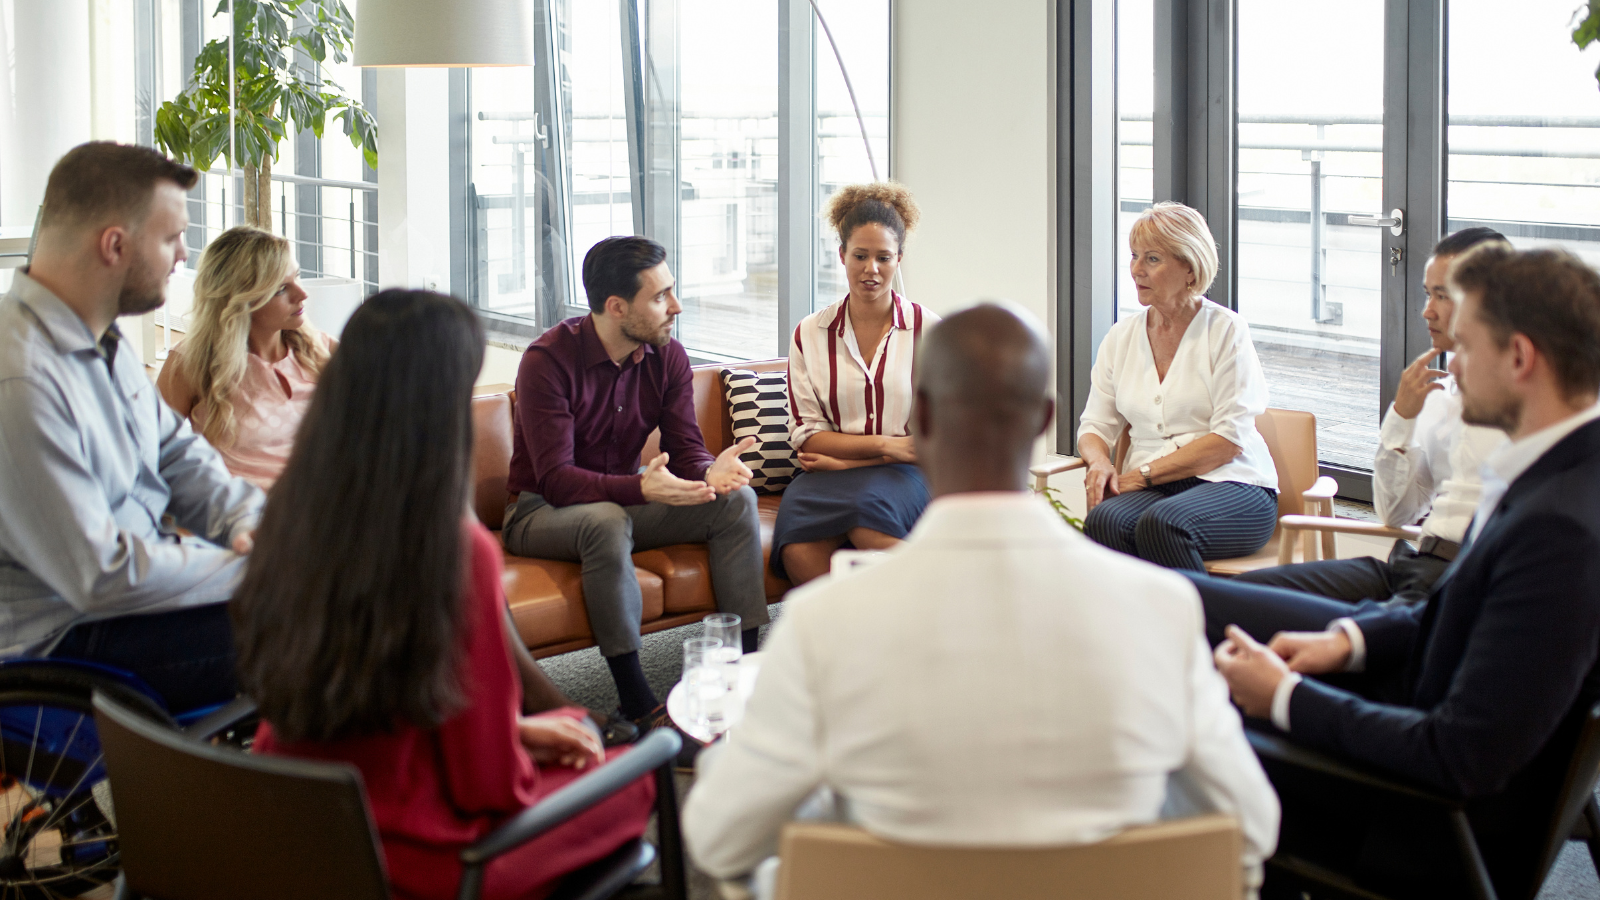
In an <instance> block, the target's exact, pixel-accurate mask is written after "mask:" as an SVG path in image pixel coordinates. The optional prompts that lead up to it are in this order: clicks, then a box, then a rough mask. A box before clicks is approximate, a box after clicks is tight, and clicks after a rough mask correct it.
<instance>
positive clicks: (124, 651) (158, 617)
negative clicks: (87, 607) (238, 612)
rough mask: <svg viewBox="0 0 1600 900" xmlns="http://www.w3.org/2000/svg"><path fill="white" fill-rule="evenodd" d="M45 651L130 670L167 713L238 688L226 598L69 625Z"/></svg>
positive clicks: (228, 696)
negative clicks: (64, 633) (52, 648)
mask: <svg viewBox="0 0 1600 900" xmlns="http://www.w3.org/2000/svg"><path fill="white" fill-rule="evenodd" d="M50 657H51V658H52V659H81V660H87V661H89V662H97V663H102V664H104V665H108V666H115V667H116V668H119V669H124V670H126V671H129V672H132V673H133V674H135V675H138V676H139V677H140V678H143V679H144V682H145V684H148V685H150V687H151V688H152V689H154V690H155V692H156V693H157V694H160V695H161V698H162V699H163V700H165V701H166V703H167V709H168V710H170V711H171V712H173V713H180V712H188V711H189V710H193V709H199V708H200V707H203V706H210V705H212V704H216V703H226V702H227V701H229V700H232V699H233V698H234V696H235V695H236V694H237V693H238V692H239V688H238V679H237V676H236V675H235V674H234V652H233V623H232V622H231V621H230V620H229V618H228V604H226V603H210V604H207V605H205V606H195V607H190V608H188V609H178V610H173V611H172V612H160V613H149V614H146V615H132V616H118V617H117V618H115V619H103V620H101V621H98V622H85V623H83V624H81V625H74V626H72V628H71V629H70V630H69V631H68V632H67V633H66V635H65V636H63V637H62V638H61V640H60V641H59V642H57V643H56V646H55V649H54V650H51V651H50Z"/></svg>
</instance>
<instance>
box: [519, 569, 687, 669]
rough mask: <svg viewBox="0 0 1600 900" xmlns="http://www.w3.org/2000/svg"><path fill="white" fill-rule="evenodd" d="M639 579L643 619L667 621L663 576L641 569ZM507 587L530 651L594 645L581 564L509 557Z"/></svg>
mask: <svg viewBox="0 0 1600 900" xmlns="http://www.w3.org/2000/svg"><path fill="white" fill-rule="evenodd" d="M634 575H635V576H636V577H637V578H638V579H639V590H640V593H641V594H642V595H643V600H644V603H643V608H642V610H641V616H640V618H641V619H642V620H643V621H645V622H649V621H651V620H652V619H659V618H661V615H662V611H663V610H662V597H663V595H664V591H663V590H662V582H661V576H659V575H657V574H655V573H654V572H650V571H647V570H645V569H641V568H637V567H635V569H634ZM501 584H503V585H504V587H505V590H506V601H507V603H509V604H510V606H511V618H512V619H513V620H514V621H515V622H516V623H517V633H518V634H519V635H521V637H522V641H523V643H524V644H526V645H528V646H529V647H540V646H544V645H546V644H559V643H563V642H566V641H576V640H582V641H590V640H593V639H594V632H593V631H592V630H591V629H590V628H589V612H588V610H587V608H586V607H585V606H584V604H583V573H582V570H581V569H580V568H579V566H578V564H577V563H570V562H558V561H556V560H549V559H529V558H527V557H524V556H512V555H511V554H509V553H508V554H506V556H505V574H504V575H503V576H501Z"/></svg>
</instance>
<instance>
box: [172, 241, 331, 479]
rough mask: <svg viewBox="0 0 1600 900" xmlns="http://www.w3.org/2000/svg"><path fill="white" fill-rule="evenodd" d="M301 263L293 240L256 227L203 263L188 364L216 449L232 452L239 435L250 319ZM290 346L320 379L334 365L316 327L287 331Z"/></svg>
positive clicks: (211, 251) (220, 245)
mask: <svg viewBox="0 0 1600 900" xmlns="http://www.w3.org/2000/svg"><path fill="white" fill-rule="evenodd" d="M293 264H294V257H293V256H292V255H291V254H290V252H289V242H288V241H287V240H284V239H283V238H281V237H278V236H277V235H275V234H273V233H272V232H270V231H263V230H261V229H260V228H253V227H250V226H248V225H241V226H239V227H237V228H230V229H228V230H227V231H224V232H223V233H222V234H220V235H218V236H217V239H216V240H214V241H212V242H211V245H210V246H209V247H207V248H206V249H205V252H204V255H202V256H201V257H200V269H199V273H198V275H197V277H196V278H195V282H194V308H193V310H192V311H191V312H190V314H189V317H190V323H189V336H188V337H187V338H186V339H185V340H184V342H183V345H182V350H183V353H182V356H181V363H182V366H183V374H184V375H185V376H187V377H188V379H189V383H190V384H192V385H194V390H195V394H196V395H197V403H196V404H195V405H196V407H199V406H200V405H201V404H204V405H205V406H206V407H207V412H206V415H205V421H203V422H196V423H195V425H196V426H197V427H198V428H199V430H200V433H201V434H203V435H205V438H206V440H208V441H210V442H211V443H212V444H213V445H215V446H218V447H226V446H229V445H231V444H232V443H233V441H234V438H235V437H236V436H237V433H238V417H237V416H236V415H235V414H234V409H233V395H234V392H235V391H237V390H238V387H239V383H240V382H241V381H243V380H244V373H245V363H246V359H245V358H246V356H248V355H249V352H250V348H249V341H250V316H251V315H252V314H253V313H254V312H255V311H256V310H258V309H260V308H261V307H263V306H266V305H267V301H269V300H271V299H272V297H273V295H275V294H276V293H277V292H278V288H279V287H281V286H282V285H283V279H284V277H285V276H287V275H288V274H289V268H290V266H292V265H293ZM283 342H284V344H285V345H287V346H288V348H289V352H290V353H293V354H294V358H295V360H296V361H297V362H299V363H300V366H301V368H303V369H305V371H306V375H307V376H308V377H310V378H312V379H315V378H316V377H317V375H318V374H320V373H321V372H322V367H323V366H324V365H326V364H327V362H328V345H327V342H326V341H325V340H323V338H322V334H321V333H320V332H318V331H317V330H316V328H315V327H313V326H312V325H311V323H310V322H304V323H302V324H301V325H300V327H299V328H296V329H291V330H287V331H284V332H283Z"/></svg>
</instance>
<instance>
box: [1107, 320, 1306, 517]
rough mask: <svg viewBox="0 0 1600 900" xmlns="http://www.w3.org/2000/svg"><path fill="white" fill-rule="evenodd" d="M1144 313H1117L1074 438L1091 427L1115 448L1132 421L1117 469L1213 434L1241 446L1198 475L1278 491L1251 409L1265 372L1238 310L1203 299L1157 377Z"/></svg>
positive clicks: (1259, 397) (1262, 404) (1262, 405)
mask: <svg viewBox="0 0 1600 900" xmlns="http://www.w3.org/2000/svg"><path fill="white" fill-rule="evenodd" d="M1149 314H1150V311H1149V310H1148V309H1143V310H1140V311H1139V313H1138V314H1137V315H1134V316H1130V317H1128V318H1126V319H1123V320H1122V321H1120V322H1118V323H1117V324H1115V325H1113V326H1111V330H1110V331H1109V332H1107V333H1106V337H1105V340H1103V341H1101V342H1100V354H1099V356H1098V357H1096V358H1095V361H1094V369H1093V371H1092V372H1091V373H1090V376H1089V402H1088V403H1087V404H1086V405H1085V406H1084V408H1083V418H1082V420H1080V421H1079V423H1078V441H1079V444H1080V445H1081V444H1082V442H1083V437H1084V435H1088V434H1093V435H1097V436H1098V437H1099V438H1100V439H1101V440H1103V441H1105V442H1106V446H1107V447H1109V448H1111V449H1113V450H1115V449H1116V446H1117V440H1118V438H1120V437H1121V436H1122V429H1123V427H1124V426H1129V425H1131V426H1132V434H1131V435H1130V437H1131V439H1132V443H1131V444H1130V446H1129V451H1128V458H1127V459H1125V460H1123V463H1122V468H1121V471H1124V472H1131V471H1136V470H1137V469H1138V468H1139V467H1140V466H1142V465H1144V464H1145V463H1148V462H1153V461H1154V460H1157V459H1160V458H1161V457H1163V456H1167V455H1168V454H1171V453H1172V452H1174V451H1176V450H1177V449H1178V448H1180V447H1182V446H1184V445H1186V444H1188V443H1190V442H1192V441H1194V440H1196V439H1198V438H1200V437H1203V436H1205V435H1207V434H1216V435H1220V436H1221V437H1223V438H1225V439H1227V440H1228V441H1229V442H1231V443H1232V444H1234V445H1235V446H1237V447H1240V448H1242V449H1243V450H1244V452H1243V453H1241V454H1239V455H1238V456H1236V457H1234V458H1233V459H1232V460H1231V461H1229V462H1226V463H1223V464H1222V465H1221V466H1218V467H1217V468H1215V469H1212V470H1211V471H1210V472H1207V473H1205V474H1203V475H1201V476H1199V477H1200V478H1201V479H1202V480H1204V481H1239V482H1243V483H1245V484H1255V485H1260V486H1261V487H1266V488H1272V489H1273V490H1277V488H1278V470H1277V468H1276V467H1275V466H1274V465H1273V464H1272V455H1271V454H1270V453H1268V452H1267V442H1266V441H1264V440H1262V438H1261V434H1260V432H1258V431H1256V416H1259V415H1261V414H1262V413H1263V412H1265V411H1266V408H1267V378H1266V376H1265V375H1263V374H1262V372H1261V360H1259V359H1258V358H1257V357H1256V348H1255V345H1254V344H1252V343H1250V326H1248V325H1246V324H1245V321H1244V318H1243V317H1242V316H1240V315H1239V314H1238V313H1236V312H1233V311H1231V310H1229V309H1225V308H1224V307H1221V306H1218V305H1217V304H1215V303H1212V302H1211V301H1210V300H1208V299H1205V298H1202V299H1201V301H1200V311H1199V312H1197V313H1195V316H1194V319H1192V320H1191V321H1190V322H1189V329H1188V330H1187V331H1185V332H1184V333H1183V339H1182V340H1181V341H1179V342H1178V352H1177V355H1175V356H1174V357H1173V358H1172V365H1171V366H1170V367H1168V369H1167V377H1166V380H1165V381H1163V380H1161V379H1159V378H1157V377H1156V361H1155V355H1154V354H1153V353H1152V352H1151V350H1150V339H1149V337H1148V336H1146V334H1145V320H1146V317H1148V316H1149Z"/></svg>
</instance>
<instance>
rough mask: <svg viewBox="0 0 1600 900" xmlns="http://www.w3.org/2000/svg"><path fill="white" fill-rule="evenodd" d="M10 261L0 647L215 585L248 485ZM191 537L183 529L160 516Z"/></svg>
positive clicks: (234, 564)
mask: <svg viewBox="0 0 1600 900" xmlns="http://www.w3.org/2000/svg"><path fill="white" fill-rule="evenodd" d="M120 339H121V332H120V331H119V330H118V329H117V327H116V326H115V325H113V326H112V327H111V329H110V330H109V331H108V332H107V335H106V337H105V339H104V340H103V341H102V342H96V340H95V336H94V335H93V334H92V333H90V331H89V328H88V326H87V325H86V324H84V322H83V320H82V319H80V318H79V317H78V315H77V314H76V313H74V312H73V311H72V309H71V308H70V307H68V306H67V305H66V304H65V303H63V302H62V301H61V300H60V299H59V298H58V297H56V296H55V295H54V294H52V293H50V291H48V290H46V289H45V288H44V287H43V286H41V285H40V284H39V283H38V282H36V281H34V280H33V279H31V278H29V277H28V276H27V275H26V274H24V273H23V272H17V273H16V274H15V275H14V277H13V281H12V287H11V291H10V293H8V294H7V295H6V296H5V297H4V298H0V656H9V655H15V654H18V653H23V652H29V653H32V652H38V651H40V650H41V649H43V648H44V647H46V646H48V645H49V644H50V643H51V642H52V641H53V640H54V639H55V638H57V637H59V636H60V635H61V634H62V633H64V632H65V631H66V630H67V628H69V627H70V626H72V625H74V624H77V623H78V622H80V621H85V620H88V619H92V618H96V619H97V618H108V617H111V616H115V615H123V614H128V613H140V612H155V611H159V610H168V609H176V608H179V607H184V606H194V605H200V604H204V603H213V602H216V601H219V600H226V599H228V597H230V596H231V595H232V593H233V587H234V585H235V583H236V582H237V579H238V576H239V574H240V572H241V570H242V561H243V558H242V557H240V556H239V555H237V554H235V553H234V552H232V551H231V550H226V549H223V546H219V545H229V544H231V542H232V540H233V538H234V537H235V536H236V535H237V534H239V533H240V532H243V531H247V530H249V529H252V528H254V527H255V524H256V520H257V519H258V518H259V516H260V512H261V504H262V500H263V497H262V494H261V491H259V490H257V489H256V488H255V487H253V486H251V485H250V484H248V483H247V482H244V481H242V480H239V479H236V478H234V477H233V476H232V475H230V474H229V473H228V470H227V468H226V467H225V466H224V465H223V463H222V458H221V457H220V456H218V455H217V452H216V451H215V450H213V449H212V448H211V445H210V444H208V443H206V441H205V439H204V438H201V437H200V436H199V435H197V434H195V433H194V432H193V431H192V430H190V428H189V425H188V423H187V422H186V421H184V420H183V419H180V418H178V416H177V415H176V414H175V413H173V411H172V410H171V409H170V408H168V407H167V405H166V403H164V402H162V400H161V395H160V394H159V393H158V392H157V391H156V386H155V385H154V384H153V383H152V382H151V381H150V379H149V378H148V377H147V376H146V375H145V373H144V367H143V366H142V365H141V363H140V361H139V360H138V359H137V358H136V356H135V354H133V353H131V352H128V351H126V350H125V349H124V350H123V351H122V352H117V351H116V350H115V349H108V348H115V347H116V346H117V343H118V341H120ZM165 515H171V516H172V517H173V520H174V521H175V524H176V525H178V526H182V527H184V528H187V529H189V530H190V531H192V532H194V533H195V534H197V535H199V536H200V537H183V536H180V535H179V534H178V533H177V531H175V530H174V528H173V527H172V526H171V525H168V524H165V523H164V522H163V516H165Z"/></svg>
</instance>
